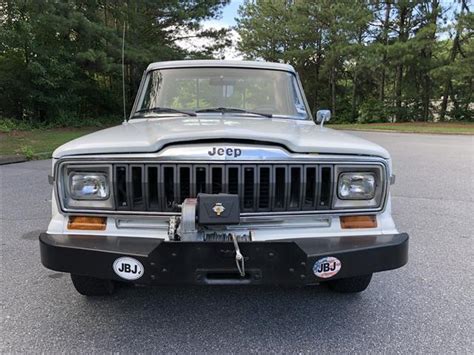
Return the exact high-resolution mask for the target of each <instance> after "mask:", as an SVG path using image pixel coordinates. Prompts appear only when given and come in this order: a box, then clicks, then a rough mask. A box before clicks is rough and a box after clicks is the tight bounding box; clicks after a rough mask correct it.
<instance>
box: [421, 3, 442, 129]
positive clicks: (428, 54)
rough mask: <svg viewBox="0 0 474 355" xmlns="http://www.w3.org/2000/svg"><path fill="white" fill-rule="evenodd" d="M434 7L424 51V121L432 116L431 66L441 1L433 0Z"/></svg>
mask: <svg viewBox="0 0 474 355" xmlns="http://www.w3.org/2000/svg"><path fill="white" fill-rule="evenodd" d="M431 6H432V9H431V12H430V13H429V14H427V17H428V21H427V23H428V26H431V32H430V33H429V36H428V38H427V39H428V43H427V45H426V47H425V48H424V49H423V51H422V56H423V57H424V59H425V61H426V62H427V63H428V68H427V69H426V71H425V72H424V73H423V83H422V87H423V90H422V112H423V114H422V119H423V121H428V118H429V116H430V103H431V95H432V85H431V84H432V83H431V77H430V74H429V71H430V68H431V59H432V53H433V45H434V42H435V41H436V22H437V20H438V15H439V2H438V0H434V1H433V2H432V5H431Z"/></svg>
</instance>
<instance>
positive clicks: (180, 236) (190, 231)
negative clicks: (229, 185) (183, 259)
mask: <svg viewBox="0 0 474 355" xmlns="http://www.w3.org/2000/svg"><path fill="white" fill-rule="evenodd" d="M179 207H180V208H181V216H179V217H178V216H172V217H171V218H170V220H169V228H168V237H169V239H170V240H176V241H203V242H232V243H233V245H234V248H235V264H236V267H237V270H238V271H239V274H240V276H241V277H244V276H245V257H244V256H243V255H242V253H241V251H240V247H239V242H248V241H251V240H252V234H251V232H250V231H248V232H247V233H245V232H244V233H243V234H236V233H234V232H232V231H230V230H229V229H228V228H229V226H230V227H231V226H232V225H235V224H239V223H240V206H239V196H238V195H229V194H216V195H211V194H198V197H197V198H187V199H185V200H184V202H183V203H182V204H181V205H180V206H179Z"/></svg>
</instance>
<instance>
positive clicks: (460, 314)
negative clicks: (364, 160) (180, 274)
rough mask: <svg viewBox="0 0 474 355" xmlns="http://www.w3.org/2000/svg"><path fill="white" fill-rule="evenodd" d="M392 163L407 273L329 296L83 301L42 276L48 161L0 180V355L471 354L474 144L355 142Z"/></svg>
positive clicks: (54, 276)
mask: <svg viewBox="0 0 474 355" xmlns="http://www.w3.org/2000/svg"><path fill="white" fill-rule="evenodd" d="M354 134H356V135H358V136H361V137H364V138H366V139H369V140H371V141H374V142H376V143H378V144H380V145H382V146H384V147H385V148H387V149H388V150H389V151H390V153H391V154H392V158H393V161H394V169H395V174H396V177H397V178H396V184H395V185H394V186H393V188H392V197H393V205H392V209H393V215H394V218H395V221H396V223H397V226H398V229H399V230H400V231H403V232H408V233H409V234H410V237H411V240H410V256H409V263H408V265H406V266H405V267H403V268H401V269H398V270H395V271H389V272H385V273H380V274H376V275H375V276H374V278H373V280H372V283H371V285H370V286H369V288H368V290H367V291H365V292H363V293H362V294H360V295H341V294H335V293H331V292H329V291H328V290H327V288H325V287H309V288H301V289H292V288H288V289H286V288H277V287H237V286H234V287H230V286H225V287H223V286H215V287H153V288H145V287H136V288H122V289H120V290H119V292H117V293H116V294H115V295H113V296H112V297H108V298H94V299H87V298H85V297H82V296H80V295H79V294H77V293H76V291H75V290H74V289H73V286H72V284H71V281H70V278H69V275H66V274H62V273H55V272H53V271H50V270H47V269H45V268H44V267H42V265H41V263H40V258H39V248H38V235H39V233H40V232H41V231H44V230H45V229H46V227H47V223H48V220H49V215H50V200H51V186H50V185H49V184H48V179H47V174H48V173H49V171H50V164H51V161H32V162H26V163H19V164H13V165H4V166H1V167H0V184H1V185H0V189H1V190H0V191H1V200H0V209H1V220H0V223H1V225H0V232H1V287H0V295H1V300H0V302H1V304H0V307H1V308H0V309H1V319H0V324H1V325H0V334H1V338H0V352H85V351H87V352H93V351H96V352H103V351H120V352H226V353H227V352H316V351H318V352H335V353H346V352H386V353H394V352H400V353H401V352H407V351H415V352H430V353H442V352H459V353H472V352H473V351H474V345H473V334H474V326H473V324H474V308H473V302H472V295H473V291H474V274H473V272H472V268H473V262H472V261H473V260H474V259H473V257H474V247H473V235H474V228H473V223H474V217H473V216H474V213H473V211H474V190H473V186H474V136H447V135H445V136H444V135H443V136H442V135H418V134H397V133H374V132H371V133H368V132H357V133H354Z"/></svg>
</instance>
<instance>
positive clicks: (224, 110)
mask: <svg viewBox="0 0 474 355" xmlns="http://www.w3.org/2000/svg"><path fill="white" fill-rule="evenodd" d="M196 112H198V113H199V112H220V113H232V112H234V113H248V114H252V115H259V116H264V117H268V118H272V117H273V115H272V114H271V113H264V112H255V111H249V110H244V109H241V108H233V107H212V108H203V109H200V110H196Z"/></svg>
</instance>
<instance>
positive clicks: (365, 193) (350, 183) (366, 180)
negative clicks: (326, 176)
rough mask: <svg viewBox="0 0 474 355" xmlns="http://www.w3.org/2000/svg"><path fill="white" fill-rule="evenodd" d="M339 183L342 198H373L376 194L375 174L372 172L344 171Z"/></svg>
mask: <svg viewBox="0 0 474 355" xmlns="http://www.w3.org/2000/svg"><path fill="white" fill-rule="evenodd" d="M337 185H338V186H337V194H338V196H339V198H340V199H341V200H371V199H373V198H374V196H375V176H374V174H372V173H343V174H341V175H340V176H339V182H338V184H337Z"/></svg>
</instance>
